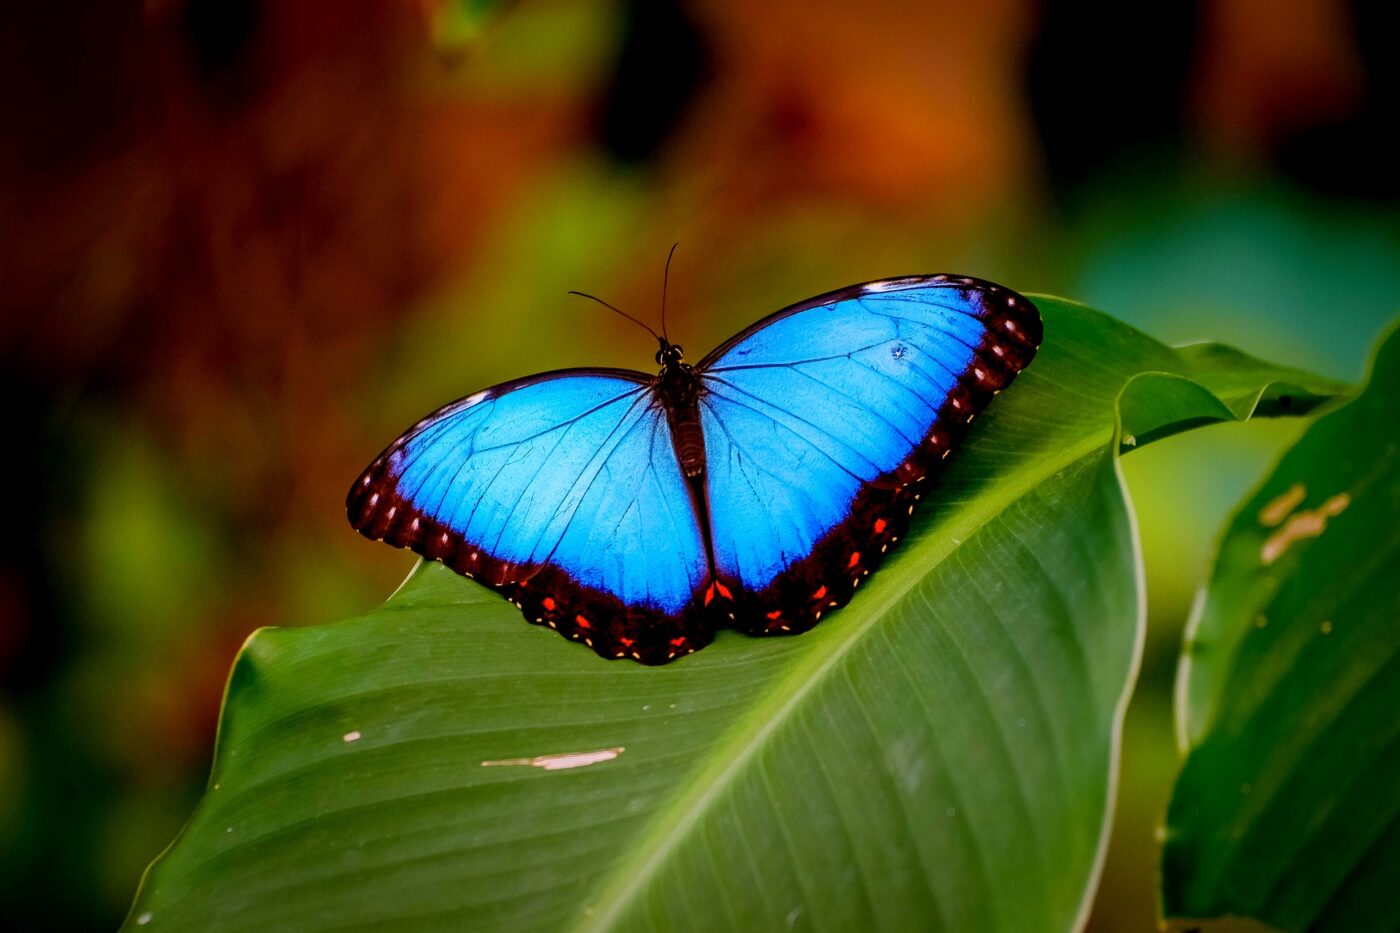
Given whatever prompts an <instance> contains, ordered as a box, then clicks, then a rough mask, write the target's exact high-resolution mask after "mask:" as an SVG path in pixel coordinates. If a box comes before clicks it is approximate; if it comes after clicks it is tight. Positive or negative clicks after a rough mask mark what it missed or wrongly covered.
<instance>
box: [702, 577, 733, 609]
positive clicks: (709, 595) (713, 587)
mask: <svg viewBox="0 0 1400 933" xmlns="http://www.w3.org/2000/svg"><path fill="white" fill-rule="evenodd" d="M716 593H718V594H719V595H720V596H723V597H724V598H725V599H733V598H734V594H733V593H731V592H730V591H729V587H727V586H725V585H724V584H723V583H721V582H720V581H718V580H713V581H711V582H710V585H709V586H707V587H706V588H705V605H707V606H708V605H709V604H710V603H712V602H714V600H715V594H716Z"/></svg>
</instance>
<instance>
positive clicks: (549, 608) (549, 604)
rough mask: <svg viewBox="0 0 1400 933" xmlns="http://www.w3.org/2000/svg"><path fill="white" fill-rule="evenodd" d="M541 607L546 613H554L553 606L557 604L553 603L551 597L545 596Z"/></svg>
mask: <svg viewBox="0 0 1400 933" xmlns="http://www.w3.org/2000/svg"><path fill="white" fill-rule="evenodd" d="M543 605H544V608H545V611H546V612H553V611H554V607H555V605H557V604H556V603H555V602H554V599H553V597H550V596H546V597H545V598H544V601H543Z"/></svg>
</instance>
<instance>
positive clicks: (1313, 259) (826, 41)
mask: <svg viewBox="0 0 1400 933" xmlns="http://www.w3.org/2000/svg"><path fill="white" fill-rule="evenodd" d="M1100 7H1101V8H1100ZM6 20H7V23H6V27H5V28H4V29H3V30H0V88H3V89H4V91H3V93H0V127H3V138H4V144H3V146H0V309H3V316H2V317H0V361H3V362H2V363H0V398H2V399H3V406H4V407H3V411H4V412H5V423H4V431H5V436H6V437H7V438H8V441H7V442H6V444H5V449H6V450H7V451H8V453H7V454H6V455H5V457H4V458H3V459H4V468H5V471H6V475H5V476H4V486H3V488H4V490H5V496H4V503H5V506H6V508H5V515H6V522H7V525H8V528H9V530H8V532H6V533H5V534H4V535H3V540H0V548H3V553H4V556H3V561H2V562H0V918H3V923H0V925H3V926H8V927H11V928H22V929H67V930H84V929H110V928H112V927H113V926H114V925H115V924H116V923H117V922H118V921H119V920H120V918H121V916H122V915H123V913H124V911H125V908H126V906H127V904H128V903H129V899H130V897H131V895H132V893H133V891H134V889H135V885H136V882H137V879H138V877H139V875H140V872H141V870H142V868H143V867H144V866H145V865H146V864H147V863H148V862H149V861H150V860H151V859H152V858H153V857H154V856H155V855H156V854H157V853H158V852H159V851H160V850H161V849H162V848H163V847H164V846H165V845H166V844H167V843H168V842H169V841H170V840H171V839H172V838H173V837H174V835H175V834H176V833H177V832H178V830H179V828H180V826H181V824H182V822H183V820H184V819H185V817H186V816H187V815H188V813H189V812H190V810H191V808H192V807H193V805H194V803H195V801H196V800H197V798H198V795H199V793H200V789H201V785H202V782H203V779H204V776H205V774H206V770H207V767H208V764H209V758H210V751H211V747H212V742H213V738H214V732H215V727H216V722H217V712H218V703H219V697H220V692H221V690H222V686H223V681H224V677H225V674H226V671H227V669H228V666H229V663H230V661H231V660H232V657H233V654H234V652H235V651H236V650H237V648H238V646H239V645H240V644H241V642H242V641H243V640H244V639H245V638H246V637H247V635H248V634H249V633H250V632H251V631H253V629H254V628H256V627H258V626H262V625H307V624H315V623H323V622H329V621H331V620H334V619H336V618H339V617H343V616H346V615H350V614H354V613H358V612H361V611H364V610H366V609H367V608H369V607H372V606H373V605H375V604H376V603H377V602H378V601H379V600H381V599H383V598H384V597H386V596H387V595H388V594H389V593H390V592H391V591H392V589H393V588H394V586H395V585H396V583H397V582H398V581H399V579H400V578H401V577H402V576H403V575H404V573H405V572H406V571H407V569H408V568H409V566H410V565H411V562H412V561H411V559H410V558H409V557H408V556H406V555H405V554H401V553H395V552H392V551H390V550H388V549H386V548H384V547H383V546H378V545H373V544H371V543H369V542H367V541H364V540H363V539H361V538H360V537H359V536H358V535H355V534H354V533H353V532H351V530H350V529H349V528H348V526H347V524H346V522H345V519H344V509H343V497H344V493H345V490H346V488H347V484H348V483H349V482H350V480H351V479H352V478H353V477H354V476H355V475H356V474H357V473H358V471H359V470H360V469H361V467H363V466H364V464H365V463H366V462H367V461H368V460H369V459H370V458H371V457H372V456H373V455H374V454H375V453H377V452H378V450H379V449H380V447H381V446H383V444H384V443H385V442H387V441H388V440H390V439H391V438H392V437H393V436H394V435H395V434H396V433H397V432H398V431H399V430H400V429H402V428H403V427H405V426H406V425H408V424H409V423H410V422H412V421H413V420H415V419H416V418H417V417H418V416H420V415H422V414H423V413H425V412H426V411H428V410H430V409H432V408H434V407H436V406H437V405H438V404H440V403H442V402H444V401H446V400H449V399H451V398H455V397H457V396H459V395H462V394H465V393H466V392H469V391H472V390H475V389H477V388H481V387H483V386H486V385H489V384H492V383H495V382H498V381H501V380H504V379H507V378H511V377H514V376H518V375H521V374H524V373H528V372H532V371H537V370H542V369H548V368H553V367H557V366H573V365H617V366H632V367H639V368H646V367H648V366H650V365H651V354H652V352H653V351H654V349H655V347H654V345H653V344H652V343H651V341H650V338H648V337H647V336H646V335H645V334H643V333H642V332H641V331H640V330H638V329H636V328H634V327H632V326H631V325H629V324H627V322H625V321H623V320H621V319H620V318H618V317H616V316H615V315H612V314H609V313H606V312H604V311H602V310H601V309H599V308H598V307H596V306H594V305H592V304H590V303H586V302H581V301H579V300H578V299H573V298H569V297H566V296H565V291H566V290H568V289H571V288H576V289H583V290H586V291H591V292H594V293H596V294H600V295H602V296H603V297H605V298H607V299H608V300H610V301H612V302H613V303H615V304H619V305H621V306H622V307H624V308H626V309H629V310H630V311H632V313H634V314H637V315H639V316H643V317H653V318H654V316H655V314H656V312H657V309H658V308H659V300H660V285H661V273H662V262H663V259H664V257H665V255H666V251H667V249H668V248H669V247H670V245H671V244H672V242H673V241H680V244H681V246H680V250H679V252H678V253H677V256H676V260H675V265H674V267H673V269H672V275H671V292H670V302H669V305H670V330H671V333H672V334H673V335H682V340H683V342H684V343H685V344H686V345H687V346H688V347H690V348H691V350H692V355H698V353H695V351H700V352H703V350H704V349H706V348H708V347H709V346H711V345H713V344H714V343H716V342H717V341H718V340H720V339H721V338H723V337H724V336H726V335H728V334H729V333H730V332H732V331H734V330H736V329H737V328H739V327H740V326H742V325H744V324H747V323H749V322H750V321H751V320H753V319H755V318H757V317H758V316H760V315H762V314H764V313H767V312H768V311H770V310H773V309H775V308H777V307H779V306H781V305H783V304H786V303H788V302H791V301H793V300H797V299H800V298H803V297H806V296H808V295H812V294H816V293H818V292H821V291H825V290H827V289H830V288H834V287H838V286H841V285H845V284H849V283H851V282H856V281H862V280H866V279H871V278H877V277H881V276H886V275H893V274H901V273H911V272H934V271H956V272H966V273H971V274H975V275H979V276H983V277H986V278H991V279H993V280H996V281H1000V282H1003V283H1005V284H1007V285H1010V286H1012V287H1014V288H1017V289H1020V290H1024V291H1046V292H1055V293H1059V294H1063V295H1067V296H1070V297H1073V298H1077V299H1079V300H1082V301H1085V302H1088V303H1091V304H1093V305H1096V306H1098V307H1100V308H1102V309H1105V310H1107V311H1110V312H1112V313H1114V314H1116V315H1118V316H1120V317H1122V318H1123V319H1125V320H1127V321H1129V322H1131V323H1133V324H1135V325H1137V326H1139V327H1141V328H1143V329H1144V330H1146V331H1148V332H1149V333H1152V334H1154V335H1156V336H1158V337H1160V338H1162V339H1165V340H1168V341H1170V342H1184V341H1190V340H1199V339H1220V340H1226V341H1229V342H1232V343H1235V344H1236V345H1238V346H1241V347H1243V348H1246V349H1248V350H1250V351H1251V352H1254V353H1257V354H1259V355H1263V356H1267V357H1270V358H1273V359H1277V360H1280V361H1283V362H1288V363H1293V364H1296V365H1301V366H1305V367H1310V368H1312V369H1315V370H1317V371H1320V372H1323V373H1326V374H1329V375H1333V376H1339V377H1343V378H1350V379H1356V378H1359V377H1361V375H1362V374H1363V370H1364V361H1365V357H1366V353H1367V349H1368V347H1369V345H1370V344H1371V342H1372V340H1373V339H1374V337H1375V335H1376V333H1377V332H1378V330H1379V329H1380V328H1381V327H1382V326H1383V324H1384V323H1385V321H1386V320H1387V319H1389V318H1390V317H1391V316H1392V315H1393V314H1394V313H1395V312H1396V311H1397V310H1400V174H1397V172H1396V166H1397V165H1400V145H1397V139H1400V136H1397V134H1396V133H1395V132H1394V127H1395V120H1396V117H1397V114H1400V106H1398V105H1400V76H1398V75H1397V61H1398V60H1400V56H1396V55H1395V53H1394V45H1395V42H1396V39H1397V35H1400V32H1397V29H1396V26H1397V22H1396V13H1395V6H1394V5H1393V4H1385V3H1381V2H1375V3H1367V2H1345V0H1202V2H1196V3H1190V2H1161V0H1159V2H1145V3H1138V4H1118V5H1112V6H1110V5H1098V4H1089V5H1085V4H1076V3H1070V2H1064V0H1042V2H1023V0H942V2H937V3H927V4H916V3H903V2H863V3H850V2H835V0H768V2H765V3H739V2H729V3H725V2H721V0H681V2H677V0H521V2H518V3H514V4H499V3H492V2H489V0H449V2H444V0H415V2H397V3H395V2H368V0H336V2H329V0H295V2H273V0H145V2H144V3H130V2H128V3H112V2H110V0H108V2H100V0H75V2H70V3H65V4H23V5H18V6H17V7H16V8H15V9H11V10H9V11H8V12H7V15H6ZM1298 429H1299V426H1298V425H1296V424H1282V423H1273V424H1256V425H1247V426H1224V427H1218V428H1212V429H1207V430H1204V431H1201V432H1197V433H1195V434H1193V435H1190V436H1185V437H1181V438H1177V439H1173V440H1171V441H1168V442H1164V443H1162V444H1160V445H1158V446H1156V447H1154V448H1149V449H1147V450H1144V451H1141V452H1136V453H1134V454H1133V455H1132V456H1131V457H1129V458H1128V460H1127V464H1126V467H1127V472H1128V475H1129V479H1130V483H1131V487H1132V493H1133V496H1134V499H1135V501H1136V503H1137V504H1138V507H1139V509H1140V515H1141V524H1142V531H1143V537H1144V549H1145V554H1146V559H1147V564H1148V573H1149V580H1150V590H1149V605H1150V635H1149V640H1148V647H1147V655H1146V658H1145V662H1144V667H1143V677H1142V682H1141V685H1140V688H1139V691H1138V694H1137V696H1136V698H1135V700H1134V703H1133V706H1132V708H1131V711H1130V716H1129V722H1128V730H1127V738H1126V745H1125V753H1124V763H1123V780H1122V785H1121V791H1120V801H1119V811H1120V818H1119V821H1118V823H1117V827H1116V829H1115V832H1114V837H1113V842H1112V846H1111V849H1110V851H1109V855H1108V861H1107V866H1106V870H1105V874H1104V883H1103V887H1102V890H1101V892H1100V894H1099V897H1098V901H1097V904H1096V907H1095V911H1094V916H1093V919H1092V921H1091V924H1092V928H1093V929H1095V930H1124V929H1128V930H1131V929H1141V930H1146V929H1150V928H1151V927H1152V924H1153V923H1154V917H1155V884H1156V879H1155V872H1156V858H1157V843H1156V841H1155V839H1154V834H1153V830H1154V827H1155V826H1156V825H1157V823H1158V822H1159V821H1160V819H1161V814H1162V810H1163V806H1164V804H1165V800H1166V796H1167V793H1168V790H1169V787H1170V782H1171V780H1172V777H1173V775H1174V771H1175V767H1176V755H1175V751H1174V748H1173V743H1172V739H1171V726H1170V706H1169V702H1170V701H1169V695H1170V682H1171V677H1172V673H1173V664H1174V654H1175V650H1176V647H1177V644H1178V639H1179V635H1180V629H1181V625H1182V622H1183V620H1184V619H1185V617H1186V615H1187V613H1188V610H1189V605H1190V601H1191V598H1192V594H1193V592H1194V590H1195V588H1196V587H1197V586H1198V585H1199V583H1200V581H1201V580H1202V579H1203V577H1204V575H1205V573H1206V571H1207V569H1208V565H1209V559H1210V549H1211V543H1212V539H1213V536H1214V534H1215V532H1216V530H1217V529H1218V527H1219V526H1220V523H1221V522H1222V520H1223V518H1224V516H1225V515H1226V514H1227V512H1228V510H1229V508H1230V507H1231V505H1232V503H1234V502H1235V501H1237V500H1238V498H1239V497H1240V496H1241V495H1243V493H1244V492H1245V491H1246V490H1247V489H1248V488H1249V486H1250V485H1251V484H1252V482H1253V481H1254V480H1255V479H1256V478H1257V477H1259V476H1260V475H1261V473H1262V471H1263V470H1264V468H1265V466H1266V464H1267V463H1268V462H1269V460H1270V458H1271V457H1272V456H1273V455H1274V453H1275V452H1276V451H1277V450H1278V449H1279V448H1280V447H1281V446H1282V445H1283V444H1286V443H1287V441H1288V440H1289V438H1291V437H1292V436H1294V435H1295V434H1296V432H1297V430H1298ZM1008 896H1014V892H1008Z"/></svg>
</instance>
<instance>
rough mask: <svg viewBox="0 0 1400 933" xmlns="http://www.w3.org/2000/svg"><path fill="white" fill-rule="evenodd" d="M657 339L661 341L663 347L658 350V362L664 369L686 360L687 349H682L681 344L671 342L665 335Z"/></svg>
mask: <svg viewBox="0 0 1400 933" xmlns="http://www.w3.org/2000/svg"><path fill="white" fill-rule="evenodd" d="M657 339H658V340H660V341H661V349H660V350H657V351H656V362H657V365H659V366H660V367H661V368H662V369H663V370H665V369H669V368H670V367H672V366H680V365H681V364H683V363H684V362H685V351H684V350H683V349H681V346H680V344H678V343H671V342H670V341H669V340H667V339H666V338H665V337H658V338H657Z"/></svg>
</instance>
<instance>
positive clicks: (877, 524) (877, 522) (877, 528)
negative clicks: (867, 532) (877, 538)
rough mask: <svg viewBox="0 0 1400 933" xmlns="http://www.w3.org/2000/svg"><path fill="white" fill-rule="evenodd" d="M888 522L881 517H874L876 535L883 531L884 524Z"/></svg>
mask: <svg viewBox="0 0 1400 933" xmlns="http://www.w3.org/2000/svg"><path fill="white" fill-rule="evenodd" d="M887 524H889V523H888V522H886V521H885V520H884V519H883V518H877V519H875V533H876V534H877V535H879V534H884V533H885V526H886V525H887Z"/></svg>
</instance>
